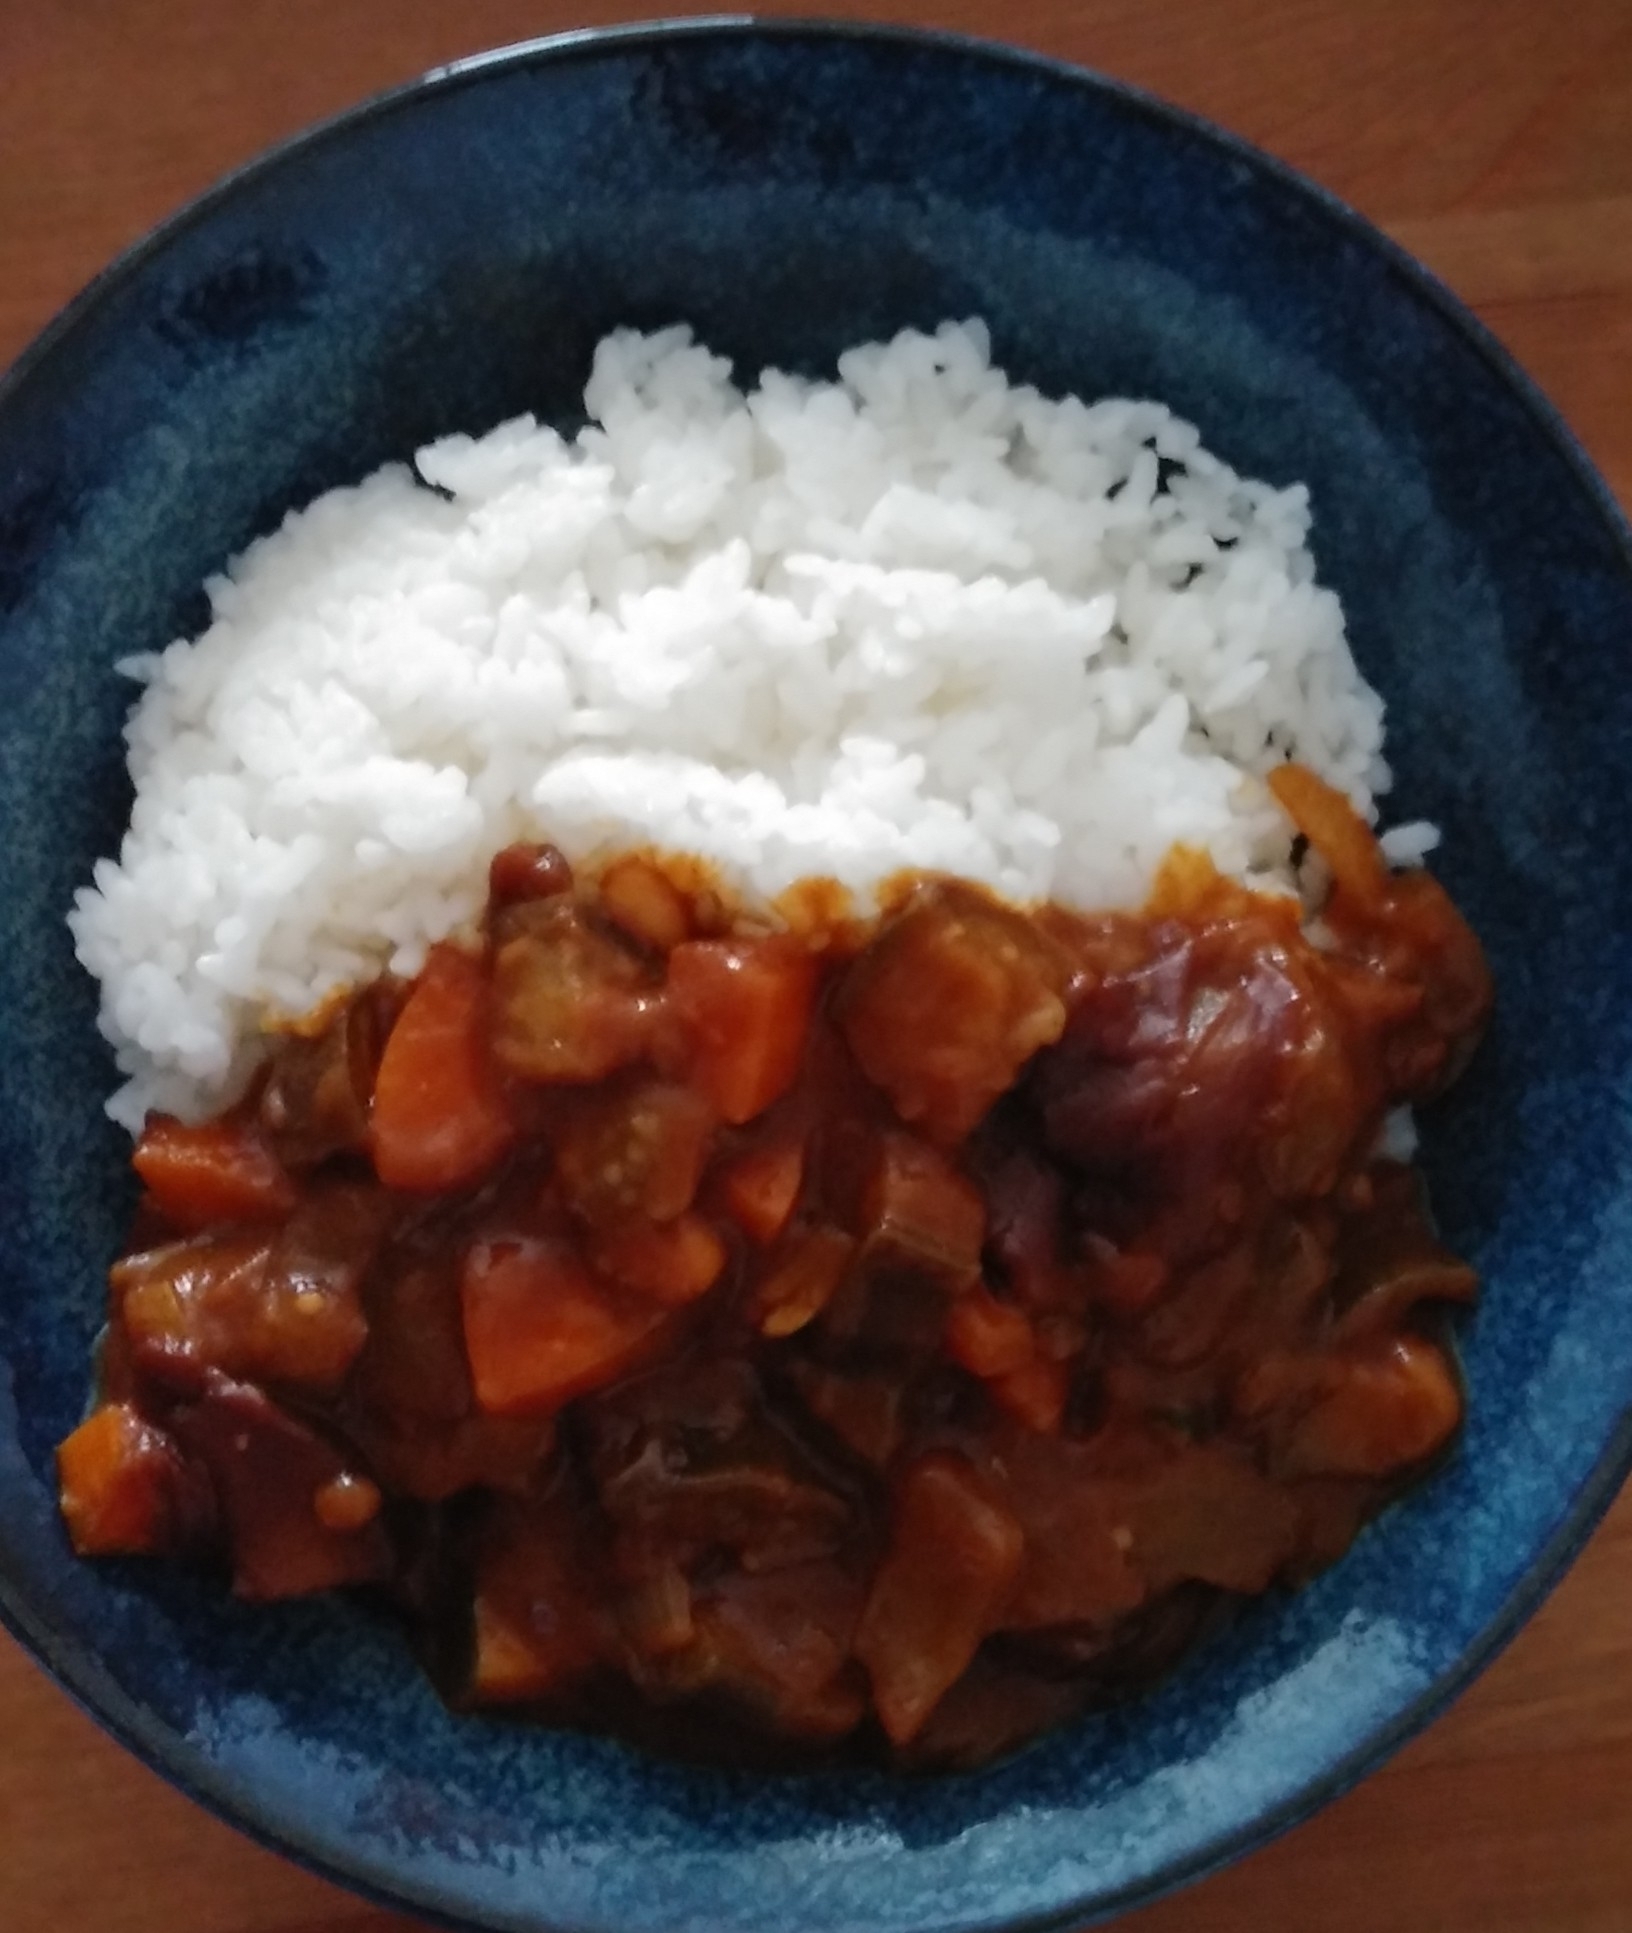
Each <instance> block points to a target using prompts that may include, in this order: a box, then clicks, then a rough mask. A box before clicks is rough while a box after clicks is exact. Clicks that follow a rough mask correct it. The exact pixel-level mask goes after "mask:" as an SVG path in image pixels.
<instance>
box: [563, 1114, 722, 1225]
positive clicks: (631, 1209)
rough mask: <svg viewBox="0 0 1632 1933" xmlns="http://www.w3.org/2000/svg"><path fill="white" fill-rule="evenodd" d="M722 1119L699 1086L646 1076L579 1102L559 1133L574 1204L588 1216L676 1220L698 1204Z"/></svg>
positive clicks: (613, 1220) (607, 1221)
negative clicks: (716, 1119)
mask: <svg viewBox="0 0 1632 1933" xmlns="http://www.w3.org/2000/svg"><path fill="white" fill-rule="evenodd" d="M713 1128H714V1116H713V1114H712V1113H711V1112H710V1110H709V1106H708V1103H707V1102H706V1101H705V1100H704V1099H703V1098H702V1096H701V1095H700V1094H698V1093H697V1092H696V1091H695V1089H693V1088H689V1087H684V1086H682V1085H680V1084H679V1083H677V1082H674V1081H660V1080H639V1081H636V1082H634V1083H632V1084H627V1085H625V1084H619V1085H613V1086H608V1087H605V1088H600V1089H597V1090H595V1091H594V1092H592V1093H590V1094H587V1095H585V1096H584V1097H583V1098H582V1099H581V1100H575V1104H574V1105H573V1106H571V1107H570V1109H569V1110H568V1112H567V1113H566V1114H565V1115H564V1117H563V1118H562V1121H561V1125H560V1126H559V1127H558V1128H557V1130H556V1134H555V1158H556V1166H557V1172H558V1175H559V1178H560V1183H561V1190H562V1193H563V1194H564V1195H565V1197H566V1200H567V1202H568V1205H569V1206H570V1207H572V1208H573V1209H575V1210H576V1211H577V1212H578V1213H579V1214H580V1215H582V1216H583V1218H584V1219H585V1220H586V1221H589V1222H593V1223H595V1224H596V1225H597V1226H599V1227H614V1226H616V1225H617V1224H619V1223H623V1222H628V1221H632V1220H639V1221H648V1222H666V1221H673V1219H674V1218H675V1216H676V1215H679V1214H682V1213H683V1212H684V1211H685V1210H686V1209H688V1208H689V1207H690V1206H691V1203H692V1197H693V1196H694V1195H695V1194H696V1192H697V1184H698V1182H699V1181H700V1180H701V1178H702V1173H703V1164H704V1162H705V1161H706V1159H707V1157H708V1149H709V1141H710V1138H711V1136H712V1133H713Z"/></svg>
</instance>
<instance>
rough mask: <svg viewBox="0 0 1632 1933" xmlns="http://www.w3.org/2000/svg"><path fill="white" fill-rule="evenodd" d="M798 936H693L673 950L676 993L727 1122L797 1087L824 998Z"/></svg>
mask: <svg viewBox="0 0 1632 1933" xmlns="http://www.w3.org/2000/svg"><path fill="white" fill-rule="evenodd" d="M816 979H817V968H816V961H815V959H814V957H813V956H812V955H811V954H810V952H809V951H807V949H806V948H804V947H802V946H800V945H799V944H798V942H797V941H795V940H790V939H786V938H782V937H779V936H774V935H773V936H770V937H768V938H764V939H737V940H687V941H684V942H683V943H682V944H681V945H679V946H677V947H676V948H675V949H674V951H673V952H672V953H671V954H670V955H669V995H670V999H671V1002H672V1004H673V1008H674V1011H675V1014H676V1015H677V1017H678V1018H679V1019H680V1021H681V1022H682V1023H683V1025H684V1026H685V1027H686V1028H687V1030H688V1031H689V1033H690V1036H691V1039H692V1042H693V1045H694V1052H695V1071H696V1078H697V1080H698V1082H699V1084H700V1085H701V1087H702V1089H703V1091H704V1093H706V1094H707V1095H708V1097H709V1099H710V1101H712V1102H713V1104H714V1107H715V1109H716V1111H717V1112H718V1113H719V1115H720V1117H721V1119H722V1120H725V1121H729V1122H731V1123H732V1124H733V1125H734V1126H735V1125H740V1124H741V1123H742V1122H744V1121H751V1120H752V1119H753V1118H754V1116H755V1115H756V1114H763V1113H764V1111H765V1109H766V1108H768V1107H769V1106H770V1105H771V1103H772V1102H773V1101H774V1100H777V1099H778V1098H779V1097H780V1096H781V1095H783V1094H785V1093H786V1092H787V1090H788V1089H789V1088H790V1087H791V1086H792V1085H793V1082H794V1080H795V1078H796V1077H797V1075H798V1073H799V1066H800V1062H801V1061H802V1060H803V1058H804V1051H805V1036H806V1034H807V1032H808V1031H809V1028H810V1018H811V1010H812V1008H813V1006H814V1003H815V998H816Z"/></svg>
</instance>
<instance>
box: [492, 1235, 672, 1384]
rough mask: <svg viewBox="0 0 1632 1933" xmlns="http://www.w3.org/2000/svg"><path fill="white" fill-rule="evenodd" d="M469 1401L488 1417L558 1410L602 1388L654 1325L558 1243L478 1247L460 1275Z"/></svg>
mask: <svg viewBox="0 0 1632 1933" xmlns="http://www.w3.org/2000/svg"><path fill="white" fill-rule="evenodd" d="M460 1296H461V1302H462V1305H463V1310H464V1325H465V1348H466V1351H467V1353H468V1354H469V1357H470V1374H471V1381H472V1383H473V1385H474V1387H475V1391H476V1401H477V1402H478V1404H480V1406H481V1407H482V1408H483V1409H484V1410H487V1411H488V1412H489V1413H490V1414H493V1415H498V1416H515V1415H527V1414H531V1413H537V1412H541V1411H546V1410H553V1409H559V1408H560V1406H561V1405H562V1404H563V1403H565V1402H567V1401H568V1400H569V1399H570V1398H571V1397H574V1396H578V1395H581V1394H582V1393H583V1391H585V1390H586V1389H594V1388H596V1387H598V1386H599V1385H600V1384H602V1383H606V1382H610V1381H611V1380H612V1379H613V1377H615V1376H617V1375H619V1374H620V1373H621V1372H622V1371H623V1369H624V1368H625V1367H627V1366H628V1364H629V1363H631V1362H632V1361H633V1360H634V1359H635V1357H636V1356H637V1355H638V1354H639V1353H640V1351H641V1349H642V1347H643V1346H644V1345H645V1344H646V1343H647V1342H648V1341H649V1340H650V1339H651V1337H652V1336H653V1334H654V1333H655V1331H656V1330H657V1329H658V1328H659V1327H660V1325H661V1324H662V1322H663V1319H664V1315H663V1311H662V1310H661V1309H654V1308H653V1307H652V1305H651V1303H650V1302H642V1303H639V1304H634V1303H626V1302H625V1301H624V1300H623V1299H622V1298H621V1297H620V1296H619V1295H618V1293H617V1291H616V1290H614V1289H612V1288H610V1287H609V1286H608V1285H606V1284H603V1283H600V1282H597V1281H596V1280H595V1278H594V1277H593V1276H592V1275H591V1274H590V1272H589V1270H588V1269H587V1268H585V1267H584V1265H583V1264H582V1263H581V1262H580V1261H578V1260H577V1258H576V1257H575V1256H573V1255H572V1254H570V1253H569V1252H568V1251H567V1250H566V1249H564V1248H562V1247H560V1246H559V1245H557V1244H554V1243H549V1242H540V1241H522V1240H514V1241H492V1242H478V1243H476V1244H475V1245H474V1246H473V1247H472V1248H471V1249H470V1250H469V1252H468V1253H467V1254H466V1256H465V1262H464V1268H463V1270H462V1272H461V1277H460Z"/></svg>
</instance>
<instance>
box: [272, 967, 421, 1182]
mask: <svg viewBox="0 0 1632 1933" xmlns="http://www.w3.org/2000/svg"><path fill="white" fill-rule="evenodd" d="M388 1031H389V1027H388V1020H387V1016H386V1015H385V1013H384V1012H383V1011H382V1003H381V1002H380V1001H379V1000H378V999H376V998H374V997H372V996H371V995H369V994H366V993H365V994H362V995H360V996H359V997H358V998H357V999H355V1000H348V1001H347V1002H346V1003H345V1005H344V1006H343V1007H342V1008H341V1009H340V1011H339V1012H338V1013H337V1014H336V1015H335V1016H334V1017H333V1019H331V1020H330V1021H329V1023H328V1025H327V1026H325V1027H324V1028H323V1029H322V1030H321V1031H320V1032H319V1033H316V1034H290V1035H286V1036H285V1037H284V1039H282V1040H281V1041H280V1042H279V1043H278V1046H277V1048H276V1050H275V1051H274V1053H273V1057H272V1065H271V1068H270V1070H269V1072H268V1075H267V1082H266V1086H265V1087H264V1088H263V1089H262V1092H261V1099H260V1107H259V1117H260V1124H261V1129H262V1131H263V1133H264V1134H265V1135H266V1137H267V1139H268V1140H269V1141H270V1142H271V1144H272V1146H273V1147H274V1148H275V1149H276V1150H277V1153H278V1155H279V1157H280V1159H282V1160H283V1161H285V1162H287V1163H288V1164H289V1165H290V1166H292V1167H297V1168H309V1167H315V1166H316V1165H317V1164H318V1163H319V1162H321V1161H326V1160H328V1159H329V1157H330V1156H331V1155H336V1154H363V1153H366V1152H367V1148H368V1132H369V1109H370V1106H371V1104H372V1101H373V1097H374V1082H375V1079H376V1077H377V1075H378V1073H379V1066H380V1055H381V1053H382V1052H383V1051H384V1047H385V1036H386V1033H387V1032H388Z"/></svg>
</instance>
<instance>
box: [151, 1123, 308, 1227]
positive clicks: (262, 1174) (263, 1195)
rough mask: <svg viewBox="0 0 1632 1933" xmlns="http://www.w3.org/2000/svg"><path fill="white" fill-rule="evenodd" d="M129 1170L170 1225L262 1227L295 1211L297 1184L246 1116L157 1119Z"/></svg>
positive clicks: (254, 1124) (256, 1127) (257, 1128)
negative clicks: (193, 1122) (190, 1121)
mask: <svg viewBox="0 0 1632 1933" xmlns="http://www.w3.org/2000/svg"><path fill="white" fill-rule="evenodd" d="M131 1165H132V1166H133V1167H134V1168H135V1170H136V1172H137V1174H139V1175H140V1176H141V1178H142V1185H143V1186H144V1187H145V1188H146V1189H147V1192H148V1193H149V1194H150V1195H151V1196H152V1197H153V1200H154V1202H155V1204H156V1205H157V1207H158V1210H159V1213H160V1214H161V1215H163V1216H164V1218H165V1220H166V1221H168V1222H171V1223H173V1224H174V1226H175V1227H177V1228H181V1229H188V1230H192V1229H199V1228H208V1227H209V1226H210V1225H211V1224H212V1223H214V1222H240V1221H263V1220H269V1219H272V1218H274V1217H276V1216H278V1215H286V1214H288V1212H289V1210H290V1209H291V1208H293V1207H294V1205H295V1185H294V1183H293V1182H292V1181H291V1180H290V1179H289V1176H288V1175H287V1174H286V1173H285V1172H284V1168H283V1164H282V1162H280V1161H279V1160H278V1158H277V1156H276V1155H274V1154H273V1152H272V1150H271V1149H270V1148H269V1147H268V1146H267V1145H266V1142H265V1141H264V1140H263V1139H262V1138H261V1132H260V1129H259V1127H258V1126H257V1125H256V1123H255V1121H254V1120H253V1119H252V1118H250V1117H248V1116H245V1115H242V1114H229V1115H225V1116H223V1117H222V1118H221V1119H220V1120H216V1121H205V1122H202V1123H201V1124H200V1125H199V1126H198V1127H188V1126H187V1125H186V1123H185V1122H182V1121H178V1120H176V1119H175V1118H174V1117H173V1116H172V1115H169V1114H152V1115H149V1116H148V1119H147V1124H146V1126H145V1127H144V1128H143V1129H142V1135H141V1139H140V1140H139V1141H138V1142H137V1143H136V1152H135V1154H134V1155H133V1156H132V1157H131Z"/></svg>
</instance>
